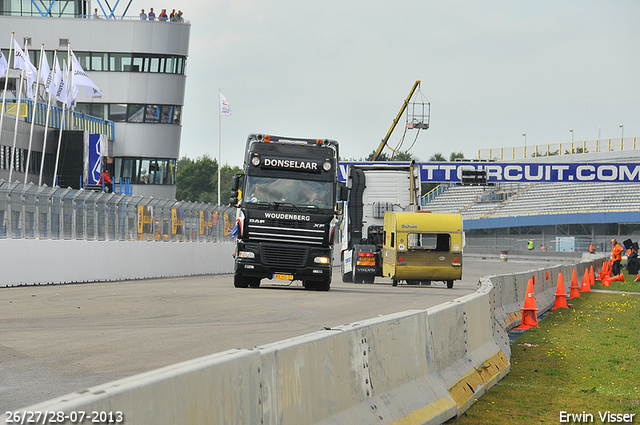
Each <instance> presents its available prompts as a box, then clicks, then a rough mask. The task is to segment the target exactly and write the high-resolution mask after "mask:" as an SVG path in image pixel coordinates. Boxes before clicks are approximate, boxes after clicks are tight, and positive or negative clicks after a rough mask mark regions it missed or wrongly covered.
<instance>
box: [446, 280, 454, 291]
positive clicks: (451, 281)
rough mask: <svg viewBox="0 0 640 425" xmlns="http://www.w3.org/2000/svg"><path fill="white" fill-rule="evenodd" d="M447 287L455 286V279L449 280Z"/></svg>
mask: <svg viewBox="0 0 640 425" xmlns="http://www.w3.org/2000/svg"><path fill="white" fill-rule="evenodd" d="M447 288H449V289H451V288H453V280H447Z"/></svg>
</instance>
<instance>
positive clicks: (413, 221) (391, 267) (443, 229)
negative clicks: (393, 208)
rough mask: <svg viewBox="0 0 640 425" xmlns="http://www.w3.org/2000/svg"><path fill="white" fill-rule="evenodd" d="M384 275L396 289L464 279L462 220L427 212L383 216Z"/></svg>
mask: <svg viewBox="0 0 640 425" xmlns="http://www.w3.org/2000/svg"><path fill="white" fill-rule="evenodd" d="M383 237H384V245H383V248H382V275H383V276H388V277H391V278H392V279H393V286H396V285H397V284H398V282H399V281H401V280H404V281H406V282H407V284H413V285H419V284H420V283H424V284H426V285H430V284H431V281H433V280H441V281H445V282H446V283H447V288H452V287H453V281H454V280H459V279H462V244H463V233H462V216H461V215H460V214H434V213H430V212H428V211H417V212H386V213H385V214H384V233H383Z"/></svg>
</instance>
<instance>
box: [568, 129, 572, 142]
mask: <svg viewBox="0 0 640 425" xmlns="http://www.w3.org/2000/svg"><path fill="white" fill-rule="evenodd" d="M569 133H571V143H573V128H571V129H569Z"/></svg>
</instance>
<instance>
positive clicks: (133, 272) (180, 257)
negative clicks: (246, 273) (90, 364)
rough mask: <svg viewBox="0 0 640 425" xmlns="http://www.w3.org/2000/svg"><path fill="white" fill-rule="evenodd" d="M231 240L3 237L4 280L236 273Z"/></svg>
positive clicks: (60, 280)
mask: <svg viewBox="0 0 640 425" xmlns="http://www.w3.org/2000/svg"><path fill="white" fill-rule="evenodd" d="M234 248H235V244H233V243H205V242H139V241H136V242H128V241H123V242H119V241H108V242H106V241H81V240H69V241H67V240H37V239H3V240H0V252H1V253H2V255H0V270H2V274H0V286H14V285H24V284H46V283H72V282H92V281H108V280H126V279H145V278H157V277H175V276H192V275H201V274H220V273H233V257H232V254H233V251H234Z"/></svg>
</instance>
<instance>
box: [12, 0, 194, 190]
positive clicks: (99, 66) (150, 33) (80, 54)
mask: <svg viewBox="0 0 640 425" xmlns="http://www.w3.org/2000/svg"><path fill="white" fill-rule="evenodd" d="M103 3H104V4H103ZM130 4H131V2H129V5H130ZM116 5H117V3H116ZM129 5H127V6H126V7H127V9H128V7H129ZM45 7H46V8H48V9H45ZM96 9H97V11H98V16H97V17H96V16H93V12H90V13H88V11H94V10H96ZM47 10H48V12H47ZM157 12H159V11H157ZM157 12H156V14H159V13H157ZM138 13H139V11H136V12H135V16H123V15H120V16H117V14H116V11H115V10H112V9H110V6H109V4H108V3H106V2H101V1H99V0H94V1H92V2H89V1H86V0H66V1H60V0H58V1H55V0H53V1H39V2H35V1H31V0H18V1H16V0H0V28H1V29H2V32H0V48H2V52H3V54H4V55H5V57H7V55H8V52H9V44H10V41H11V32H13V33H15V39H16V40H17V41H18V43H19V44H20V45H21V46H24V45H25V42H26V43H27V46H28V48H29V54H30V57H31V60H32V63H33V64H34V65H35V66H38V59H39V50H40V46H41V44H44V48H45V51H46V54H47V58H48V60H49V63H50V64H51V66H52V67H53V64H52V59H53V51H54V49H57V50H58V58H60V59H62V58H66V54H67V46H70V47H71V49H72V50H73V52H74V53H75V55H76V56H77V58H78V60H79V61H80V63H81V65H82V67H83V68H84V70H85V71H86V73H87V75H88V76H89V78H91V80H93V82H94V83H95V84H96V85H97V86H98V87H99V88H100V89H101V90H102V92H103V93H104V94H105V96H104V97H96V98H87V97H84V93H82V90H80V91H81V93H80V94H79V95H78V99H77V102H78V104H77V107H76V108H75V112H76V115H78V114H79V115H82V114H85V115H86V116H93V117H97V118H99V119H102V120H106V121H107V124H108V126H107V128H112V134H110V137H109V138H110V139H111V140H109V143H108V149H107V155H106V161H105V163H107V164H108V167H109V168H110V169H111V171H112V175H113V176H114V180H115V181H116V183H118V182H123V183H124V182H125V180H127V181H128V182H129V183H130V184H131V187H132V193H133V194H135V195H143V196H153V197H155V198H167V199H173V198H175V194H176V186H175V177H176V162H177V160H178V157H179V149H180V136H181V130H182V125H181V118H182V113H183V106H184V93H185V85H186V65H187V56H188V52H189V37H190V29H191V25H190V24H189V23H188V22H171V21H159V20H158V19H157V18H156V20H154V21H150V20H141V19H140V18H139V17H138ZM61 63H62V62H61ZM9 79H10V80H9V82H10V84H9V90H8V93H7V95H6V96H7V98H15V97H16V95H17V90H16V87H17V85H18V84H19V83H18V81H19V73H18V71H13V72H11V73H10V75H9ZM3 87H4V79H0V93H1V90H2V88H3ZM23 98H25V96H24V95H23ZM14 118H15V115H9V114H5V116H4V122H3V126H2V127H3V128H2V129H1V130H2V138H1V139H0V145H1V146H0V147H1V149H0V178H1V179H4V180H8V177H9V161H8V157H9V156H10V149H11V147H12V141H13V137H14V126H15V120H14ZM29 122H30V120H28V119H27V118H26V117H21V118H19V125H18V136H17V142H16V150H15V151H14V155H16V156H14V158H16V160H15V161H14V170H13V177H12V180H16V179H18V180H20V181H25V179H24V176H25V172H26V171H27V170H26V169H24V167H25V158H26V152H27V150H28V145H29V139H30V137H29V133H30V124H29ZM111 122H112V123H113V124H111ZM109 126H112V127H109ZM35 127H37V128H36V129H35V130H34V134H35V135H34V137H33V139H32V140H33V143H32V148H31V152H32V156H31V161H30V162H31V164H30V167H29V171H28V172H27V174H26V175H27V181H30V182H34V183H36V184H37V183H38V176H39V173H40V164H39V160H38V158H41V157H42V150H43V145H44V143H43V139H44V127H43V126H40V125H36V126H35ZM76 127H78V126H77V125H74V128H76ZM53 134H57V130H55V131H54V132H53ZM105 134H106V132H105ZM47 140H48V142H47V144H46V147H45V157H46V158H47V160H46V162H47V164H49V165H47V166H45V167H44V172H45V173H46V174H47V175H48V179H49V180H48V181H49V183H51V181H52V179H53V172H52V171H53V168H54V167H53V166H52V165H51V164H50V163H51V158H52V156H53V157H55V154H56V145H57V143H56V141H55V137H54V136H48V137H47ZM52 140H54V141H53V142H52ZM20 167H22V168H20ZM46 181H47V179H46V178H45V179H44V182H46Z"/></svg>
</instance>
